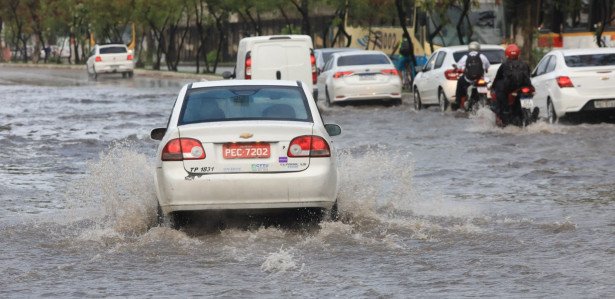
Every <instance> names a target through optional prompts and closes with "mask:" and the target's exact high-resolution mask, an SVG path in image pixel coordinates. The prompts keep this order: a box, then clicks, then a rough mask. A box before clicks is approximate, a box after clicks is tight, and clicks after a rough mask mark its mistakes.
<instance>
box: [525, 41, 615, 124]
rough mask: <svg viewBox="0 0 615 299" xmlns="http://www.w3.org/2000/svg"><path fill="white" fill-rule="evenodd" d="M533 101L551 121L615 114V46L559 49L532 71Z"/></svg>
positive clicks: (546, 56) (545, 57) (547, 55)
mask: <svg viewBox="0 0 615 299" xmlns="http://www.w3.org/2000/svg"><path fill="white" fill-rule="evenodd" d="M532 85H534V88H535V89H536V92H535V94H534V103H535V105H536V106H537V107H539V108H540V113H541V116H543V117H546V118H547V119H548V120H549V122H550V123H554V122H556V121H557V120H558V118H562V117H564V116H570V115H581V114H603V115H604V114H606V115H611V116H613V115H615V49H613V48H593V49H560V50H553V51H551V52H549V53H547V54H546V55H545V56H544V57H543V58H542V60H540V62H539V63H538V65H537V66H536V68H535V69H534V71H533V72H532Z"/></svg>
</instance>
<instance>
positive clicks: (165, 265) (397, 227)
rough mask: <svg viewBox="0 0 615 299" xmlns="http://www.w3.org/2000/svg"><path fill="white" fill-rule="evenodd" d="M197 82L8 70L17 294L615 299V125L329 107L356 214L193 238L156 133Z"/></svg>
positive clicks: (254, 225)
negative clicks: (161, 207)
mask: <svg viewBox="0 0 615 299" xmlns="http://www.w3.org/2000/svg"><path fill="white" fill-rule="evenodd" d="M187 82H188V81H186V80H185V79H164V80H162V79H156V78H145V77H138V76H136V77H135V78H134V79H126V80H125V79H121V76H119V75H118V76H108V77H102V78H100V79H99V80H98V81H91V80H88V79H87V76H85V71H76V70H52V69H33V68H13V67H7V66H0V105H1V107H2V108H0V148H1V150H0V272H1V273H2V274H3V275H1V276H0V297H41V296H51V297H109V296H111V297H119V296H121V297H124V296H129V297H142V296H143V297H145V296H155V297H175V296H177V297H188V296H207V297H232V298H236V297H334V296H339V297H399V298H401V297H470V296H471V297H475V296H481V297H515V298H517V297H585V298H587V297H590V298H603V297H612V296H613V294H615V174H613V169H615V125H614V124H612V123H611V124H609V123H606V124H605V123H600V124H572V125H570V124H568V125H566V124H556V125H549V124H546V123H538V124H535V125H532V126H530V127H528V128H526V129H519V128H506V129H499V128H496V127H495V126H493V116H492V115H491V114H490V112H488V111H479V113H478V115H476V116H475V117H471V118H467V117H464V116H463V115H461V114H455V113H440V112H437V111H436V110H435V109H428V110H426V111H415V110H414V109H413V108H412V103H411V102H407V103H404V104H403V105H402V106H400V107H385V106H379V105H361V106H345V107H333V108H323V114H324V119H325V121H326V122H335V123H337V124H339V125H341V127H342V129H343V132H342V135H341V136H339V137H336V138H335V143H336V146H337V148H338V155H339V156H340V161H341V164H340V178H341V190H340V194H339V201H340V210H341V213H342V220H341V221H339V222H323V223H320V224H319V225H318V224H316V225H315V224H311V225H310V224H305V225H296V224H293V223H292V221H286V223H285V222H284V221H282V222H281V224H280V223H278V224H274V225H272V224H270V223H267V222H266V221H264V222H259V221H260V220H256V218H251V217H246V218H244V219H242V218H241V217H235V218H234V219H232V221H230V219H229V221H228V222H229V224H226V225H222V226H220V225H216V226H213V228H212V226H210V225H209V226H208V225H203V226H199V225H193V226H192V227H187V228H185V229H183V230H180V231H178V230H173V229H170V228H167V227H158V226H156V225H155V207H156V198H155V194H154V191H153V190H154V186H153V179H152V173H153V165H154V160H155V159H156V157H155V149H156V146H157V143H156V142H155V141H152V140H150V138H149V131H150V130H151V129H152V128H155V127H160V126H164V125H165V124H166V121H167V118H168V115H169V113H170V109H171V107H172V105H173V103H174V100H175V96H176V94H177V92H178V91H179V89H180V88H181V86H182V85H183V84H184V83H187ZM219 218H222V219H219V221H222V222H224V221H225V219H224V217H222V216H219Z"/></svg>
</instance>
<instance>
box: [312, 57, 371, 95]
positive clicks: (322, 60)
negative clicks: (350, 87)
mask: <svg viewBox="0 0 615 299" xmlns="http://www.w3.org/2000/svg"><path fill="white" fill-rule="evenodd" d="M346 51H361V49H357V48H322V49H316V50H314V57H316V69H317V70H318V73H319V74H320V73H321V72H322V70H323V68H324V67H325V63H327V61H329V59H330V58H331V55H332V54H333V53H337V52H346ZM314 98H315V99H318V87H317V86H316V84H314Z"/></svg>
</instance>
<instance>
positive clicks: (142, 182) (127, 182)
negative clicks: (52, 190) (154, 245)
mask: <svg viewBox="0 0 615 299" xmlns="http://www.w3.org/2000/svg"><path fill="white" fill-rule="evenodd" d="M135 148H136V146H135V144H134V143H133V142H130V141H120V142H115V143H113V144H111V146H110V147H109V148H108V150H106V151H105V152H103V153H101V154H100V156H99V159H98V161H94V162H89V163H88V164H87V171H86V176H85V177H84V178H83V179H81V180H79V181H77V182H75V184H74V185H73V186H72V187H71V188H69V190H68V192H67V201H68V202H69V206H71V208H72V211H74V214H75V215H74V216H75V217H74V219H80V218H84V217H85V218H88V219H89V220H91V221H94V223H95V226H96V228H97V229H99V230H101V231H103V232H104V231H107V232H108V233H107V234H104V233H103V235H109V234H111V235H113V234H114V233H113V232H117V233H120V234H125V235H134V234H142V233H143V232H145V231H147V229H148V228H149V227H151V226H152V224H153V223H154V222H155V217H156V216H155V215H156V196H155V192H154V183H153V167H152V165H151V163H149V162H148V161H147V158H146V156H145V155H144V154H141V153H139V152H137V151H136V150H135ZM84 211H85V212H84Z"/></svg>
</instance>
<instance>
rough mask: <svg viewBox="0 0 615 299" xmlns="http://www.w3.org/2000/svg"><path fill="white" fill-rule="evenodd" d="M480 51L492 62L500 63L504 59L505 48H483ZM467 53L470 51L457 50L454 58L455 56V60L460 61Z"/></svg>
mask: <svg viewBox="0 0 615 299" xmlns="http://www.w3.org/2000/svg"><path fill="white" fill-rule="evenodd" d="M480 53H481V54H483V55H485V57H487V60H489V63H490V64H500V63H502V61H503V60H504V50H500V49H492V50H481V51H480ZM467 54H468V51H459V52H455V53H453V58H455V61H459V59H461V58H462V57H463V56H464V55H467Z"/></svg>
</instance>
